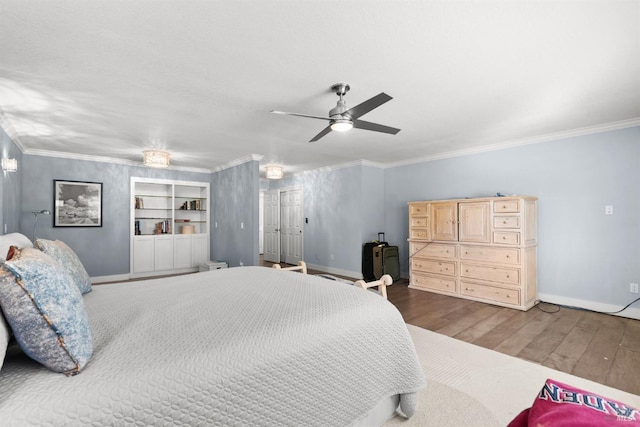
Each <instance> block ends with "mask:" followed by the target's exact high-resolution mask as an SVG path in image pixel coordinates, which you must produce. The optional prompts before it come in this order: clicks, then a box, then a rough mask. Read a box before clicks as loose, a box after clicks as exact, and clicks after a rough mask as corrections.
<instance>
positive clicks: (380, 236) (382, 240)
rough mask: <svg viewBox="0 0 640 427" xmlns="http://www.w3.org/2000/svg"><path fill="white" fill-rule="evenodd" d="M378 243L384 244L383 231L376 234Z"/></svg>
mask: <svg viewBox="0 0 640 427" xmlns="http://www.w3.org/2000/svg"><path fill="white" fill-rule="evenodd" d="M378 242H384V231H381V232H379V233H378Z"/></svg>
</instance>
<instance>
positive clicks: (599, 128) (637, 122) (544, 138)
mask: <svg viewBox="0 0 640 427" xmlns="http://www.w3.org/2000/svg"><path fill="white" fill-rule="evenodd" d="M634 126H640V117H636V118H633V119H628V120H620V121H617V122H611V123H605V124H601V125H596V126H587V127H583V128H578V129H572V130H568V131H563V132H556V133H548V134H545V135H539V136H534V137H530V138H523V139H516V140H512V141H505V142H499V143H497V144H489V145H483V146H481V147H473V148H467V149H463V150H455V151H449V152H447V153H441V154H435V155H432V156H424V157H418V158H415V159H410V160H403V161H399V162H393V163H386V164H385V165H384V168H385V169H388V168H394V167H398V166H407V165H414V164H418V163H426V162H432V161H434V160H442V159H450V158H452V157H462V156H469V155H472V154H479V153H486V152H489V151H498V150H505V149H507V148H514V147H520V146H523V145H529V144H538V143H540V142H548V141H554V140H559V139H567V138H573V137H576V136H583V135H591V134H596V133H601V132H608V131H612V130H619V129H626V128H630V127H634Z"/></svg>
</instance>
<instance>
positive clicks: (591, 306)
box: [538, 294, 640, 320]
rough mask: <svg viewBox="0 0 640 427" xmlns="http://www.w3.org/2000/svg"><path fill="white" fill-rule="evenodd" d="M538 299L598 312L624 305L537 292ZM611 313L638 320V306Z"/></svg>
mask: <svg viewBox="0 0 640 427" xmlns="http://www.w3.org/2000/svg"><path fill="white" fill-rule="evenodd" d="M634 295H635V294H634ZM636 298H637V297H636ZM538 299H539V300H540V301H544V302H548V303H551V304H558V305H565V306H568V307H576V308H584V309H586V310H593V311H599V312H607V314H613V312H614V311H618V310H620V309H621V308H622V307H624V306H619V305H613V304H605V303H601V302H597V301H587V300H581V299H577V298H568V297H563V296H559V295H552V294H538ZM631 301H633V300H629V302H631ZM627 304H628V303H627ZM636 304H638V305H640V301H639V302H637V303H636ZM625 305H626V304H625ZM613 315H614V316H620V317H628V318H630V319H637V320H640V306H638V307H636V306H631V307H629V308H627V309H626V310H625V311H623V312H621V313H616V314H613Z"/></svg>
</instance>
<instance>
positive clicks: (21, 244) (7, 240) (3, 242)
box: [0, 233, 33, 261]
mask: <svg viewBox="0 0 640 427" xmlns="http://www.w3.org/2000/svg"><path fill="white" fill-rule="evenodd" d="M11 246H15V247H16V248H32V247H33V243H31V240H29V238H28V237H27V236H25V235H24V234H20V233H9V234H5V235H3V236H0V261H4V260H6V259H7V253H8V252H9V248H10V247H11Z"/></svg>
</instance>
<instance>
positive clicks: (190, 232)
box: [130, 177, 210, 277]
mask: <svg viewBox="0 0 640 427" xmlns="http://www.w3.org/2000/svg"><path fill="white" fill-rule="evenodd" d="M209 194H210V193H209V183H208V182H195V181H175V180H163V179H150V178H139V177H132V178H131V233H130V234H131V276H132V277H142V276H152V275H159V274H171V273H182V272H189V271H197V270H198V267H199V265H200V264H202V263H204V262H206V261H208V260H209V235H210V233H209V214H210V210H209Z"/></svg>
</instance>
